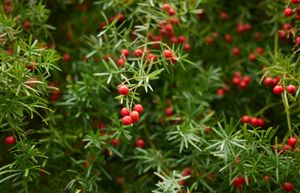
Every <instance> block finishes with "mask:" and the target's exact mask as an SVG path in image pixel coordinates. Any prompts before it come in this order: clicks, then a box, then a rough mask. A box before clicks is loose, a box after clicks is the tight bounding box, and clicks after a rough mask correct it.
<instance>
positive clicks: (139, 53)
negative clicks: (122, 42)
mask: <svg viewBox="0 0 300 193" xmlns="http://www.w3.org/2000/svg"><path fill="white" fill-rule="evenodd" d="M133 55H134V56H135V57H142V55H143V50H141V49H136V50H135V51H134V52H133Z"/></svg>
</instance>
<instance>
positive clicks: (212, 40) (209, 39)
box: [205, 36, 215, 45]
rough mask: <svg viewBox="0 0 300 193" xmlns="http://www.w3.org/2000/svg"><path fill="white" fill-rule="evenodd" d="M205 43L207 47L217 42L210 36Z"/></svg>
mask: <svg viewBox="0 0 300 193" xmlns="http://www.w3.org/2000/svg"><path fill="white" fill-rule="evenodd" d="M205 41H206V43H207V45H212V44H213V43H214V41H215V40H214V39H213V38H212V37H210V36H209V37H207V38H206V39H205Z"/></svg>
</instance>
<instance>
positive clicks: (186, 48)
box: [183, 44, 191, 52]
mask: <svg viewBox="0 0 300 193" xmlns="http://www.w3.org/2000/svg"><path fill="white" fill-rule="evenodd" d="M183 50H184V51H185V52H189V51H190V50H191V45H190V44H184V45H183Z"/></svg>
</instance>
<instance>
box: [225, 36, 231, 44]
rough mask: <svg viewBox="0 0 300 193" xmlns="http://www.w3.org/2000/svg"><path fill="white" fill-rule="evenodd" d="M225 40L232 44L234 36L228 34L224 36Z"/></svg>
mask: <svg viewBox="0 0 300 193" xmlns="http://www.w3.org/2000/svg"><path fill="white" fill-rule="evenodd" d="M224 39H225V41H226V42H228V43H231V42H232V36H231V35H230V34H226V35H225V36H224Z"/></svg>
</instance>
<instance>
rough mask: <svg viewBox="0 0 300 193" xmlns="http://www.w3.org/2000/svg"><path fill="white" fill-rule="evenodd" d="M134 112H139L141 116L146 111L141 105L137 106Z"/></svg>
mask: <svg viewBox="0 0 300 193" xmlns="http://www.w3.org/2000/svg"><path fill="white" fill-rule="evenodd" d="M133 110H134V111H136V112H138V113H139V114H142V112H143V110H144V109H143V106H142V105H141V104H136V105H134V107H133Z"/></svg>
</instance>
